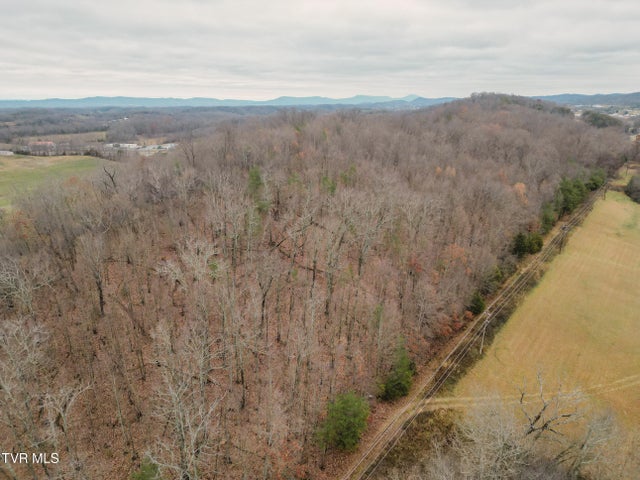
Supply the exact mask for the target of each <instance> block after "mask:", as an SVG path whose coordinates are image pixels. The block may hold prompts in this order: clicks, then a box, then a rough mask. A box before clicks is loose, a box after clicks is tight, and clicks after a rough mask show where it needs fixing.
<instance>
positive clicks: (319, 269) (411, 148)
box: [0, 95, 628, 480]
mask: <svg viewBox="0 0 640 480" xmlns="http://www.w3.org/2000/svg"><path fill="white" fill-rule="evenodd" d="M627 147H628V139H627V137H626V136H625V135H624V134H623V132H622V130H621V129H616V128H602V129H596V128H594V127H592V126H590V125H588V124H586V123H584V122H583V121H581V120H580V119H575V118H574V117H573V115H572V114H570V112H567V111H566V110H565V109H558V108H554V106H553V105H550V104H546V103H541V102H534V101H531V100H527V99H523V98H518V97H507V96H499V95H479V96H474V97H473V98H471V99H467V100H464V101H459V102H453V103H451V104H447V105H445V106H441V107H437V108H435V109H430V110H421V111H415V112H403V113H371V112H368V113H362V112H358V111H342V112H337V113H313V112H309V111H307V112H299V111H298V112H296V111H282V112H279V113H277V114H274V115H271V116H267V117H261V118H249V119H245V120H243V121H242V122H236V123H234V124H231V123H226V124H223V125H221V126H219V127H218V128H216V130H215V133H213V134H212V135H210V136H208V137H205V138H197V139H196V138H191V139H190V140H189V141H185V142H184V143H183V144H182V148H181V149H179V152H177V153H176V154H175V156H173V157H170V158H163V159H160V160H148V159H146V160H139V161H135V162H131V163H129V164H123V165H121V166H119V168H116V169H113V170H111V169H105V171H104V172H101V174H100V175H98V176H96V177H95V178H93V179H91V180H83V179H77V178H74V179H72V180H68V181H65V182H64V183H62V184H58V185H51V186H50V187H49V188H45V189H42V190H40V191H38V192H37V193H34V194H32V195H31V196H29V197H25V198H24V199H23V200H22V201H21V202H20V203H19V204H18V205H17V206H16V207H15V208H14V209H13V210H12V211H11V212H7V213H5V214H4V216H3V217H2V219H1V224H2V225H1V231H0V308H1V311H2V323H3V328H2V333H0V387H1V389H0V415H1V419H2V423H1V424H0V437H2V438H6V439H9V440H8V443H4V444H3V448H8V449H9V450H14V451H30V452H31V451H33V452H60V458H61V460H60V462H59V463H58V464H50V465H47V466H44V467H43V466H41V465H32V464H29V465H8V464H5V465H0V469H3V470H2V473H3V474H4V476H5V477H6V478H67V479H70V478H77V479H96V478H123V479H124V478H129V476H130V475H131V474H132V473H134V472H142V473H140V475H142V474H143V473H144V472H143V471H144V470H145V468H146V467H149V469H151V470H154V471H155V469H156V467H157V469H158V470H159V472H160V473H161V474H162V475H163V477H162V478H165V479H170V478H175V479H182V480H186V479H197V478H202V479H204V478H219V479H231V478H238V479H239V478H264V479H270V478H273V479H276V478H283V479H285V478H286V479H288V478H300V479H302V478H325V477H326V475H328V474H327V473H326V472H327V471H326V470H323V468H324V467H325V465H326V464H327V463H329V461H330V458H331V455H333V451H332V450H331V449H329V450H328V451H327V452H324V451H323V449H321V448H320V447H319V443H318V440H317V435H316V432H317V431H318V426H319V425H320V422H321V421H322V420H323V418H324V416H325V415H326V409H327V404H328V402H329V401H331V400H332V399H334V398H335V397H336V395H337V394H341V393H346V392H349V391H353V392H355V393H356V394H358V395H362V396H364V397H366V398H368V401H369V403H370V407H371V410H372V412H373V413H372V414H373V415H374V416H375V414H376V413H375V411H376V405H377V404H378V402H380V401H381V400H380V399H378V398H377V396H378V395H379V388H380V387H379V385H380V382H381V379H382V378H384V376H385V375H386V374H387V373H388V372H389V370H390V368H391V366H392V363H393V361H394V355H395V352H396V350H397V346H398V344H399V342H404V343H405V344H406V347H407V350H408V352H409V356H410V358H411V359H412V360H413V361H414V362H415V363H416V364H418V365H422V364H424V362H425V361H426V360H427V359H429V358H431V357H432V356H433V355H434V354H435V352H437V351H438V349H439V348H440V346H441V345H442V343H443V342H444V341H446V340H447V339H448V338H449V337H450V336H451V335H453V334H454V332H455V331H457V330H460V329H461V328H463V326H464V324H465V322H467V321H468V320H469V319H470V318H471V313H470V312H469V311H468V308H469V307H468V306H469V305H470V302H471V300H472V298H473V297H474V294H477V292H480V293H481V294H482V295H484V296H487V295H490V294H491V293H492V291H493V290H494V289H495V288H496V286H497V285H498V284H499V282H500V281H501V279H502V278H503V277H504V276H505V275H506V274H508V273H509V272H510V271H512V269H513V268H514V264H515V262H516V257H515V256H514V254H513V239H514V238H515V237H516V235H517V234H518V233H523V232H524V233H532V232H538V231H539V230H540V229H541V228H542V224H541V221H542V220H541V214H542V213H543V210H544V208H543V207H544V206H545V205H551V204H553V202H554V201H557V191H558V188H559V186H560V184H561V181H562V179H563V178H566V179H575V178H578V179H581V180H583V181H584V182H588V180H589V178H591V176H592V175H593V174H594V172H596V171H597V170H598V169H603V170H605V171H612V169H614V168H616V167H617V166H619V165H620V164H621V163H622V162H623V161H624V155H625V153H626V149H627ZM547 213H548V212H547ZM560 213H561V211H560ZM141 463H142V464H143V469H142V470H139V469H140V465H141ZM150 465H151V466H150ZM139 478H143V477H139Z"/></svg>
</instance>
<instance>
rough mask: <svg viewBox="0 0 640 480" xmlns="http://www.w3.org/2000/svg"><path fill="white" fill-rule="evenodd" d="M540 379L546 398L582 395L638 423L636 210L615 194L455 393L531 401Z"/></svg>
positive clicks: (639, 259)
mask: <svg viewBox="0 0 640 480" xmlns="http://www.w3.org/2000/svg"><path fill="white" fill-rule="evenodd" d="M538 372H540V373H541V375H542V378H543V380H544V384H545V391H547V392H548V393H549V395H552V394H554V393H556V392H557V391H558V388H559V387H560V386H561V387H562V390H563V391H570V390H572V389H574V388H580V390H581V391H582V392H584V393H585V394H587V402H588V403H590V404H591V406H595V407H596V410H600V409H601V408H607V409H611V410H613V411H614V412H615V413H616V416H617V418H618V419H619V421H620V422H621V423H622V424H626V425H627V426H629V427H634V426H637V425H638V424H639V423H640V205H638V204H636V203H633V202H632V201H631V200H630V199H629V198H628V197H626V196H625V195H624V194H623V193H621V192H613V191H610V192H609V193H607V197H606V200H598V201H597V202H596V204H595V206H594V209H593V211H592V212H591V213H590V214H589V215H588V216H587V218H586V220H585V221H584V223H583V224H582V226H579V227H576V228H575V229H574V231H573V232H572V233H571V235H570V238H569V241H568V244H567V246H566V247H565V249H564V251H563V252H562V254H560V255H558V256H556V257H555V258H554V259H553V261H552V262H551V263H550V264H549V266H548V269H547V272H546V274H545V275H544V277H543V278H542V280H541V281H540V283H539V284H538V285H537V286H536V287H535V288H534V289H533V290H532V291H531V292H530V293H529V294H528V295H527V296H526V297H525V299H524V300H523V302H522V304H521V305H520V306H519V307H518V308H517V310H516V311H515V312H514V314H513V315H512V316H511V318H510V319H509V320H508V322H507V323H506V324H505V325H504V326H503V327H502V329H501V330H500V332H499V333H498V334H497V335H496V338H495V339H494V342H493V343H492V345H491V346H490V348H489V349H488V350H487V352H486V355H485V357H484V358H483V359H482V360H481V361H479V362H478V363H477V364H476V365H475V366H474V367H473V368H472V369H471V370H470V372H469V373H468V374H467V375H466V376H465V377H464V378H462V379H461V380H460V382H459V383H458V385H457V386H456V388H455V390H454V395H455V396H456V397H458V399H459V400H460V401H462V403H461V404H460V405H459V406H464V405H465V404H469V403H473V398H470V397H473V396H475V395H479V392H484V393H488V394H493V393H499V394H501V395H504V396H505V397H509V398H511V397H513V396H514V395H517V394H518V388H519V387H522V386H523V385H524V384H525V382H526V385H527V391H528V392H529V393H532V394H534V393H535V391H536V389H537V380H536V376H537V374H538Z"/></svg>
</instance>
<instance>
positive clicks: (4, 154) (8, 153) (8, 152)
mask: <svg viewBox="0 0 640 480" xmlns="http://www.w3.org/2000/svg"><path fill="white" fill-rule="evenodd" d="M11 155H13V152H12V151H11V150H0V157H9V156H11Z"/></svg>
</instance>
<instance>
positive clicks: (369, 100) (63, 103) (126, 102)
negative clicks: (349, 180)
mask: <svg viewBox="0 0 640 480" xmlns="http://www.w3.org/2000/svg"><path fill="white" fill-rule="evenodd" d="M451 100H454V98H453V97H444V98H422V97H419V96H417V95H408V96H406V97H402V98H393V97H386V96H370V95H356V96H354V97H349V98H328V97H318V96H314V97H278V98H275V99H273V100H234V99H228V100H219V99H217V98H201V97H197V98H145V97H88V98H78V99H63V98H48V99H45V100H0V108H96V107H149V108H162V107H250V106H272V107H303V106H320V105H336V106H338V105H353V106H365V105H366V106H374V105H375V106H379V107H380V108H385V107H387V108H420V107H425V106H430V105H438V104H440V103H446V102H449V101H451Z"/></svg>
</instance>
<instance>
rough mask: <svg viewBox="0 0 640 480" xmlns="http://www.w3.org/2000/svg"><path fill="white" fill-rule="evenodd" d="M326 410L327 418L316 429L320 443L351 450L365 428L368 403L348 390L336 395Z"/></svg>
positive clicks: (325, 446)
mask: <svg viewBox="0 0 640 480" xmlns="http://www.w3.org/2000/svg"><path fill="white" fill-rule="evenodd" d="M327 410H328V411H327V418H326V419H325V421H324V422H323V423H322V425H321V426H320V429H319V430H318V440H319V442H320V445H321V446H322V447H324V448H327V447H335V448H338V449H340V450H353V449H354V448H355V447H356V445H357V444H358V441H359V440H360V436H361V435H362V432H364V430H365V429H366V428H367V418H369V404H368V403H367V401H366V400H365V399H364V398H362V397H360V396H358V395H356V394H355V393H353V392H348V393H344V394H341V395H338V396H337V397H336V399H335V400H334V401H333V402H331V403H330V404H329V406H328V409H327Z"/></svg>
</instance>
